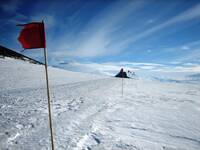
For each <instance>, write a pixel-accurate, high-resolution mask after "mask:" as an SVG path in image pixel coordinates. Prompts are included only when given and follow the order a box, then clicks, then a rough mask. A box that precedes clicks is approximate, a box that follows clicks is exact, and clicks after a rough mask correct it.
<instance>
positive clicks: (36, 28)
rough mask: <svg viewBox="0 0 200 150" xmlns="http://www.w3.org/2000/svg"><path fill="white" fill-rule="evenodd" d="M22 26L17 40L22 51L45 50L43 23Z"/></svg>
mask: <svg viewBox="0 0 200 150" xmlns="http://www.w3.org/2000/svg"><path fill="white" fill-rule="evenodd" d="M19 26H23V27H24V28H23V29H22V31H21V33H20V35H19V37H18V40H19V42H20V43H21V44H22V47H23V48H24V49H32V48H45V47H46V41H45V30H44V23H43V22H32V23H28V24H23V25H19Z"/></svg>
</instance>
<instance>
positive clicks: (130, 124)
mask: <svg viewBox="0 0 200 150" xmlns="http://www.w3.org/2000/svg"><path fill="white" fill-rule="evenodd" d="M0 73H1V76H0V83H1V84H0V101H1V103H0V149H1V150H46V149H51V148H50V134H49V126H48V110H47V96H46V88H45V80H44V79H45V78H44V75H45V74H44V67H43V66H42V65H35V64H30V63H28V62H24V61H20V60H14V59H10V58H6V59H0ZM49 74H50V85H51V98H52V107H53V110H52V111H53V128H54V134H55V145H56V149H59V150H103V149H106V150H199V149H200V86H199V82H192V83H186V82H178V83H177V82H162V81H159V80H155V79H154V80H150V79H148V80H147V79H142V78H138V79H124V95H123V97H122V95H121V83H122V82H121V79H119V78H111V77H106V76H97V75H91V74H84V73H76V72H70V71H65V70H60V69H56V68H53V67H49Z"/></svg>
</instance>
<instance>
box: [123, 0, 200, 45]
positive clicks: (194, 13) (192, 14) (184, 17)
mask: <svg viewBox="0 0 200 150" xmlns="http://www.w3.org/2000/svg"><path fill="white" fill-rule="evenodd" d="M199 17H200V4H198V5H196V6H194V7H192V8H189V9H188V10H186V11H184V12H182V13H180V14H179V15H176V16H174V17H172V18H170V19H169V20H167V21H165V22H163V23H161V24H158V25H156V26H154V27H152V28H150V29H147V30H146V31H144V32H141V33H140V34H138V35H136V36H134V38H127V39H126V40H124V41H123V42H122V43H121V44H122V45H127V44H130V43H134V42H136V41H138V40H141V39H142V38H145V37H147V36H150V35H152V34H153V33H155V32H157V31H160V30H162V29H164V28H167V27H169V26H171V25H174V24H178V23H181V22H185V21H189V20H191V19H194V18H199Z"/></svg>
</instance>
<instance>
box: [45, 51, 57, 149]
mask: <svg viewBox="0 0 200 150" xmlns="http://www.w3.org/2000/svg"><path fill="white" fill-rule="evenodd" d="M44 59H45V72H46V84H47V98H48V111H49V127H50V133H51V147H52V150H55V149H54V140H53V139H54V138H53V127H52V117H51V99H50V91H49V78H48V68H47V67H48V64H47V51H46V48H44Z"/></svg>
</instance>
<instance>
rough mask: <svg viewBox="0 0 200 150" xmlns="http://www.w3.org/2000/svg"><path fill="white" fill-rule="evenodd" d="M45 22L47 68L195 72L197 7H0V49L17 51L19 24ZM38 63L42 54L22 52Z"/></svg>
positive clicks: (115, 3)
mask: <svg viewBox="0 0 200 150" xmlns="http://www.w3.org/2000/svg"><path fill="white" fill-rule="evenodd" d="M42 19H44V21H45V26H46V37H47V49H48V55H49V63H50V65H54V66H59V67H62V68H66V69H70V70H74V71H83V72H99V73H106V74H110V73H112V72H115V71H117V70H119V68H120V67H125V68H127V69H130V70H135V71H136V72H137V70H147V71H163V72H170V71H171V72H195V73H196V72H200V1H198V0H168V1H166V0H66V1H53V0H52V1H45V0H43V1H38V0H34V1H28V0H26V1H25V0H24V1H23V0H20V1H19V0H11V1H9V0H7V1H4V0H3V1H1V2H0V33H1V34H0V44H1V45H3V46H6V47H8V48H11V49H15V50H17V51H20V50H22V47H21V45H20V44H19V42H18V41H17V37H18V34H19V32H20V28H19V27H16V24H18V23H28V22H31V21H40V20H42ZM24 54H25V55H29V56H31V57H33V58H36V59H38V60H42V59H43V58H42V51H41V50H27V51H25V52H24Z"/></svg>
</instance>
